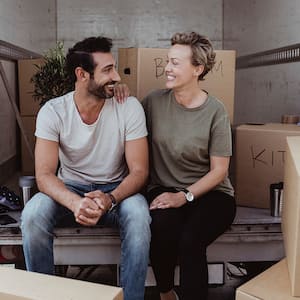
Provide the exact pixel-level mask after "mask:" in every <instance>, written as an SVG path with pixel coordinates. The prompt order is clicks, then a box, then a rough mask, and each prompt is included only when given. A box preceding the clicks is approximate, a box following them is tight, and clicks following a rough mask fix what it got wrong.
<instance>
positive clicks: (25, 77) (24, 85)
mask: <svg viewBox="0 0 300 300" xmlns="http://www.w3.org/2000/svg"><path fill="white" fill-rule="evenodd" d="M42 63H43V59H42V58H38V59H22V60H18V79H19V100H20V102H19V106H20V114H21V116H35V115H36V114H37V112H38V111H39V109H40V105H39V102H38V101H35V100H34V98H33V96H32V93H33V90H34V87H33V83H31V82H30V80H31V77H32V76H33V75H34V74H35V73H36V71H37V68H36V66H35V65H39V64H42Z"/></svg>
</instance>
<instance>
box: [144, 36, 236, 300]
mask: <svg viewBox="0 0 300 300" xmlns="http://www.w3.org/2000/svg"><path fill="white" fill-rule="evenodd" d="M171 44H172V46H171V48H170V50H169V52H168V63H167V66H166V68H165V73H166V76H167V82H166V88H167V89H165V90H158V91H155V92H153V93H151V94H150V95H148V96H147V97H146V98H145V99H144V100H143V106H144V109H145V113H146V118H147V125H148V131H149V145H150V152H151V158H150V160H151V164H150V165H151V167H152V169H151V173H150V182H149V186H148V200H149V202H150V210H151V216H152V225H151V229H152V241H151V250H150V260H151V265H152V267H153V271H154V274H155V278H156V282H157V286H158V289H159V292H160V298H161V300H175V299H179V298H180V299H184V300H190V299H191V300H195V299H201V300H204V299H207V291H208V271H207V260H206V248H207V246H208V245H209V244H210V243H211V242H213V241H214V240H215V239H216V238H217V237H218V236H220V235H221V234H222V233H223V232H224V231H225V230H226V229H227V228H228V227H229V226H230V224H231V223H232V221H233V219H234V216H235V201H234V197H233V195H234V192H233V188H232V186H231V184H230V181H229V179H228V177H227V176H228V166H229V160H230V156H231V154H232V149H231V129H230V121H229V118H228V115H227V113H226V111H225V108H224V105H223V104H222V103H221V102H220V101H219V100H217V99H216V98H214V97H213V96H211V95H208V93H207V92H206V91H204V90H202V89H201V82H200V84H199V81H201V80H203V79H204V76H205V75H206V74H207V73H208V72H209V71H210V70H211V69H212V67H213V65H214V63H215V53H214V51H213V48H212V45H211V42H210V41H209V40H208V39H207V38H206V37H204V36H201V35H199V34H197V33H195V32H190V33H177V34H175V35H174V36H173V37H172V39H171ZM177 264H179V266H180V297H179V298H178V296H177V295H176V293H175V291H174V290H173V287H174V269H175V266H176V265H177Z"/></svg>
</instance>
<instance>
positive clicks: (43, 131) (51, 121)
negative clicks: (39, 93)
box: [35, 103, 59, 142]
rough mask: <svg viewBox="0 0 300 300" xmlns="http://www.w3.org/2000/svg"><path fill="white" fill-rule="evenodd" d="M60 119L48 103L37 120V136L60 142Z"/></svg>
mask: <svg viewBox="0 0 300 300" xmlns="http://www.w3.org/2000/svg"><path fill="white" fill-rule="evenodd" d="M58 128H59V118H58V116H57V114H56V113H55V111H54V110H53V108H52V107H51V106H50V105H49V104H48V103H47V104H45V105H44V106H43V107H42V108H41V109H40V111H39V113H38V116H37V120H36V130H35V136H36V137H39V138H42V139H46V140H50V141H55V142H58V141H59V130H58Z"/></svg>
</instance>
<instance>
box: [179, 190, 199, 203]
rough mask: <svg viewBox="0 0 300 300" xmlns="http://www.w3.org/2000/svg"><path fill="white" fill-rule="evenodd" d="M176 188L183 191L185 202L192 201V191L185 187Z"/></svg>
mask: <svg viewBox="0 0 300 300" xmlns="http://www.w3.org/2000/svg"><path fill="white" fill-rule="evenodd" d="M176 190H177V191H178V192H183V193H184V196H185V199H186V201H187V202H193V201H194V199H195V197H194V194H193V193H192V192H190V191H189V190H188V189H185V188H176Z"/></svg>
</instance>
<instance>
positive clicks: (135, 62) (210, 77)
mask: <svg viewBox="0 0 300 300" xmlns="http://www.w3.org/2000/svg"><path fill="white" fill-rule="evenodd" d="M167 54H168V49H159V48H120V49H119V51H118V71H119V74H120V76H121V80H122V82H124V83H126V84H127V85H128V86H129V89H130V91H131V94H132V95H133V96H135V97H137V98H138V99H139V100H142V99H143V98H144V97H145V96H146V95H147V94H148V93H149V92H151V91H152V90H155V89H163V88H165V71H164V69H165V66H166V64H167ZM235 56H236V53H235V51H231V50H216V64H215V66H214V68H213V69H212V70H211V72H209V73H208V74H207V75H206V77H205V80H204V81H200V85H201V88H203V89H204V90H206V91H207V92H209V93H210V94H211V95H213V96H215V97H217V98H218V99H220V100H221V101H222V102H223V103H224V105H225V107H226V109H227V111H228V114H229V117H230V120H231V123H232V122H233V109H234V84H235Z"/></svg>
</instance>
